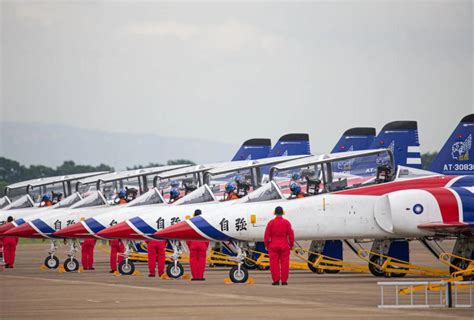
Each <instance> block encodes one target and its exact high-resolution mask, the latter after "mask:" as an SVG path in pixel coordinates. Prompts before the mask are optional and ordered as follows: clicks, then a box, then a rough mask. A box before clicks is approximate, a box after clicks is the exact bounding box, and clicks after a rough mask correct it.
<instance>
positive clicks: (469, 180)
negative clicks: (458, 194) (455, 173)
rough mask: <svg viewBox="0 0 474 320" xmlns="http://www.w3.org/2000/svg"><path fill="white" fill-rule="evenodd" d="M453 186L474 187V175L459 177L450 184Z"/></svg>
mask: <svg viewBox="0 0 474 320" xmlns="http://www.w3.org/2000/svg"><path fill="white" fill-rule="evenodd" d="M455 187H474V176H464V177H461V178H459V179H458V180H456V182H454V183H453V184H452V185H451V188H455Z"/></svg>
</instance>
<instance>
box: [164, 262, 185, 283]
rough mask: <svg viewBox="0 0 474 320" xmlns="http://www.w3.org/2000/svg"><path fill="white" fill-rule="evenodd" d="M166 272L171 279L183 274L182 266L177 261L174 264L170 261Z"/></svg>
mask: <svg viewBox="0 0 474 320" xmlns="http://www.w3.org/2000/svg"><path fill="white" fill-rule="evenodd" d="M166 274H167V275H168V277H170V278H173V279H178V278H181V277H182V276H183V274H184V267H183V265H182V264H181V263H179V262H178V263H177V264H176V265H174V263H171V264H169V265H168V266H167V267H166Z"/></svg>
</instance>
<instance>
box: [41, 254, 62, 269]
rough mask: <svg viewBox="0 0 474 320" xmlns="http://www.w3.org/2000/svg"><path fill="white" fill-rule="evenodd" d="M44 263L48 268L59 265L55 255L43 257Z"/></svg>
mask: <svg viewBox="0 0 474 320" xmlns="http://www.w3.org/2000/svg"><path fill="white" fill-rule="evenodd" d="M44 265H45V266H46V268H48V269H57V268H58V267H59V259H58V257H56V256H47V257H46V259H44Z"/></svg>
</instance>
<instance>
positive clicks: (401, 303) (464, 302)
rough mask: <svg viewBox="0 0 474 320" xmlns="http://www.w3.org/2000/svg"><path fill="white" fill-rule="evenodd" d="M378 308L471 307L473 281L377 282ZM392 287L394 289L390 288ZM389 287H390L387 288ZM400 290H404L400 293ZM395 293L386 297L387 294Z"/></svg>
mask: <svg viewBox="0 0 474 320" xmlns="http://www.w3.org/2000/svg"><path fill="white" fill-rule="evenodd" d="M377 284H378V285H379V286H380V305H379V306H378V307H379V308H453V307H454V308H473V307H474V305H473V296H472V294H473V291H474V290H473V287H474V281H453V282H446V281H412V282H409V281H406V282H377ZM392 287H393V288H394V291H392V290H391V288H392ZM388 288H390V289H388ZM402 290H404V291H406V293H405V294H402V293H401V292H402ZM392 292H393V293H395V295H394V296H393V297H391V298H390V297H389V298H387V297H386V295H387V294H391V293H392Z"/></svg>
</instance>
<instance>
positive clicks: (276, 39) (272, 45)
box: [124, 19, 285, 53]
mask: <svg viewBox="0 0 474 320" xmlns="http://www.w3.org/2000/svg"><path fill="white" fill-rule="evenodd" d="M124 33H125V34H126V35H132V36H137V35H138V36H154V37H162V38H166V37H172V38H175V39H178V40H180V41H194V42H197V43H199V45H200V46H204V47H208V48H211V49H218V50H222V51H240V50H247V49H258V50H263V51H266V52H268V53H273V52H276V51H277V50H278V49H279V48H281V47H282V46H283V45H284V43H285V41H284V38H283V37H281V36H279V35H276V34H273V33H268V32H265V31H263V30H261V29H259V28H257V27H255V26H253V25H251V24H248V23H242V22H240V21H237V20H234V19H231V20H227V21H225V22H223V23H220V24H214V25H196V24H189V23H181V22H177V21H162V22H143V23H138V24H133V25H129V26H127V27H126V28H125V31H124Z"/></svg>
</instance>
